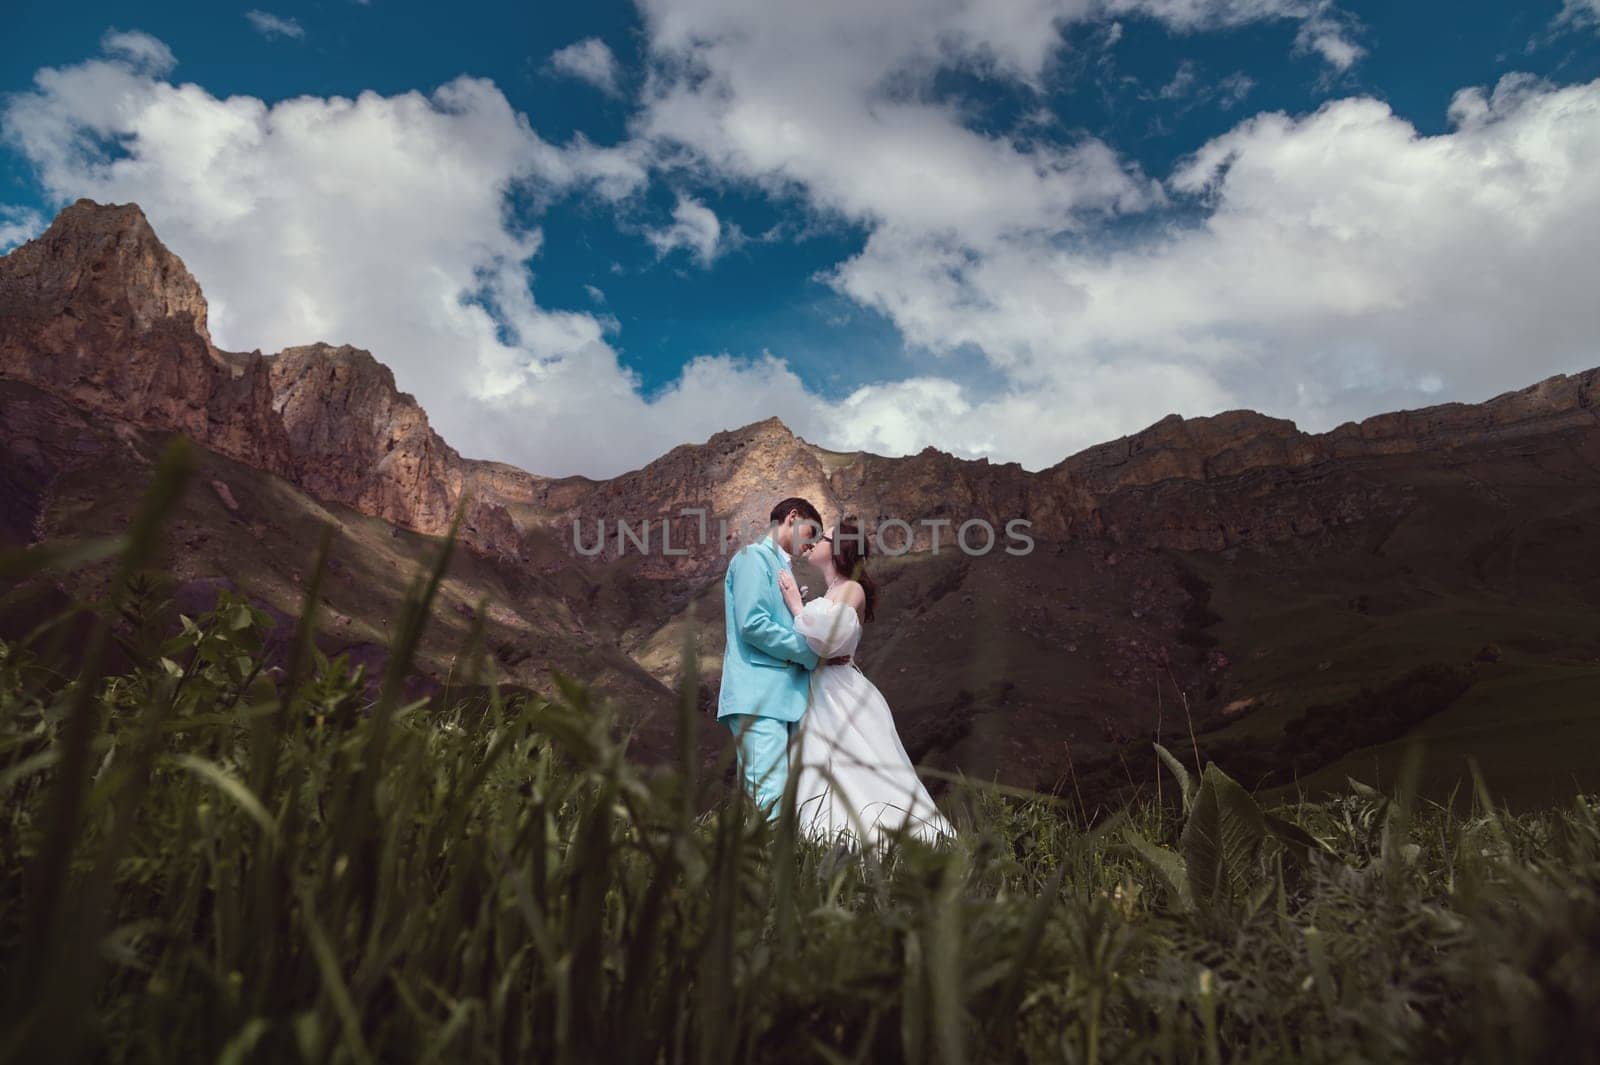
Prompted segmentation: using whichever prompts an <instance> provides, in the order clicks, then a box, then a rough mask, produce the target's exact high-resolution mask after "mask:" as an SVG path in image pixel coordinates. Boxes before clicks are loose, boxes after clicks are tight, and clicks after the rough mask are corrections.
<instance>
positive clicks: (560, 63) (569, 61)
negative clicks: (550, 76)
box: [549, 37, 621, 95]
mask: <svg viewBox="0 0 1600 1065" xmlns="http://www.w3.org/2000/svg"><path fill="white" fill-rule="evenodd" d="M549 65H550V69H551V70H552V71H554V72H555V73H557V74H562V75H565V76H566V77H570V78H577V79H578V80H579V81H585V82H588V83H589V84H590V85H593V86H594V87H595V88H597V89H599V90H600V91H601V92H604V93H607V94H610V95H616V94H618V93H619V92H620V91H621V86H620V84H619V82H620V78H621V70H620V68H619V67H618V65H617V57H616V56H615V55H612V53H611V49H610V47H608V46H607V45H606V42H605V41H602V40H601V39H600V38H598V37H589V38H586V39H584V40H581V41H576V42H574V43H572V44H569V45H567V46H566V47H565V48H562V49H559V50H557V51H555V52H553V53H551V55H550V64H549Z"/></svg>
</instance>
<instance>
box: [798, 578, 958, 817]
mask: <svg viewBox="0 0 1600 1065" xmlns="http://www.w3.org/2000/svg"><path fill="white" fill-rule="evenodd" d="M794 627H795V631H797V632H799V633H800V634H801V635H802V636H804V637H805V638H806V642H807V643H808V644H810V645H811V649H812V650H813V651H815V652H816V653H817V654H818V655H819V656H821V657H822V658H823V659H828V658H837V657H839V656H840V655H851V656H852V660H851V662H850V664H848V665H843V666H830V665H828V664H827V663H826V662H823V663H822V664H820V665H818V666H817V668H816V669H815V670H813V671H812V673H811V701H810V704H809V706H808V707H807V709H806V715H805V717H803V718H801V720H800V724H799V726H798V727H797V728H796V730H795V734H794V740H793V741H792V742H791V744H790V772H792V773H794V774H796V778H797V783H796V791H795V813H796V816H797V818H798V821H799V827H800V831H801V832H802V833H803V834H805V835H807V836H810V837H812V838H814V839H823V840H829V841H835V840H840V839H843V840H844V841H846V842H850V843H856V844H859V843H861V842H863V841H865V842H866V843H868V844H870V845H872V846H879V845H881V844H883V843H884V842H886V841H887V840H888V839H889V838H890V837H892V836H894V835H897V834H899V833H901V832H904V833H905V834H906V835H910V836H913V837H915V838H917V839H920V840H923V841H925V842H930V843H931V842H936V841H938V840H939V839H942V838H947V837H953V836H954V835H955V829H954V828H952V827H951V825H950V822H949V821H947V820H946V819H945V817H944V815H943V814H941V813H940V812H939V808H938V807H937V806H935V805H934V802H933V798H932V796H930V795H929V794H928V789H927V788H926V787H924V786H923V784H922V781H921V780H919V779H918V778H917V771H916V769H915V768H914V767H913V766H912V764H911V759H910V758H909V757H908V756H907V755H906V748H905V745H904V744H902V743H901V742H900V733H899V732H897V731H896V730H895V727H894V715H893V714H892V713H890V711H889V704H888V702H887V701H885V700H884V698H883V694H882V693H881V692H879V691H878V688H877V686H876V685H874V684H873V683H872V682H871V681H870V680H868V679H867V678H866V675H865V674H863V673H862V672H861V670H860V669H858V668H857V667H856V664H855V661H854V655H855V653H856V649H857V647H858V646H859V645H860V642H861V622H860V619H859V618H858V617H857V616H856V612H855V609H854V608H853V607H850V606H847V605H844V604H841V603H835V602H833V601H832V600H831V599H813V600H812V601H811V602H809V603H807V604H806V605H805V608H804V609H803V610H801V611H800V614H799V616H797V617H796V618H795V623H794Z"/></svg>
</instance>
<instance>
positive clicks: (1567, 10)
mask: <svg viewBox="0 0 1600 1065" xmlns="http://www.w3.org/2000/svg"><path fill="white" fill-rule="evenodd" d="M1555 25H1556V26H1557V27H1567V26H1570V27H1572V28H1574V29H1600V0H1566V2H1565V3H1563V4H1562V5H1561V13H1560V14H1558V15H1557V16H1556V20H1555Z"/></svg>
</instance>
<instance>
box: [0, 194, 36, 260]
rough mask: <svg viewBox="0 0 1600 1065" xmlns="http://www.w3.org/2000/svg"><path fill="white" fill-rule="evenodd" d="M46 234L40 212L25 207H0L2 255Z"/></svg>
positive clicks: (0, 247)
mask: <svg viewBox="0 0 1600 1065" xmlns="http://www.w3.org/2000/svg"><path fill="white" fill-rule="evenodd" d="M43 232H44V219H43V218H41V217H40V216H39V212H37V211H33V210H29V209H28V208H25V207H10V206H5V205H0V254H3V253H5V252H8V251H10V250H11V249H12V248H15V247H16V246H17V245H18V244H26V243H27V242H28V241H30V240H32V239H33V238H34V237H37V236H38V235H39V234H40V233H43Z"/></svg>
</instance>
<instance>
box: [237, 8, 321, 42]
mask: <svg viewBox="0 0 1600 1065" xmlns="http://www.w3.org/2000/svg"><path fill="white" fill-rule="evenodd" d="M244 17H245V21H247V22H249V23H250V28H251V29H253V30H255V31H256V32H257V33H259V34H261V36H263V37H265V38H267V40H269V41H270V40H272V39H273V38H274V37H289V38H292V39H294V40H299V39H300V38H302V37H304V36H305V35H306V30H305V27H304V26H302V25H300V21H299V20H298V19H294V18H284V17H282V16H280V15H274V14H273V13H272V12H270V11H260V10H252V11H246V12H245V13H244Z"/></svg>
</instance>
